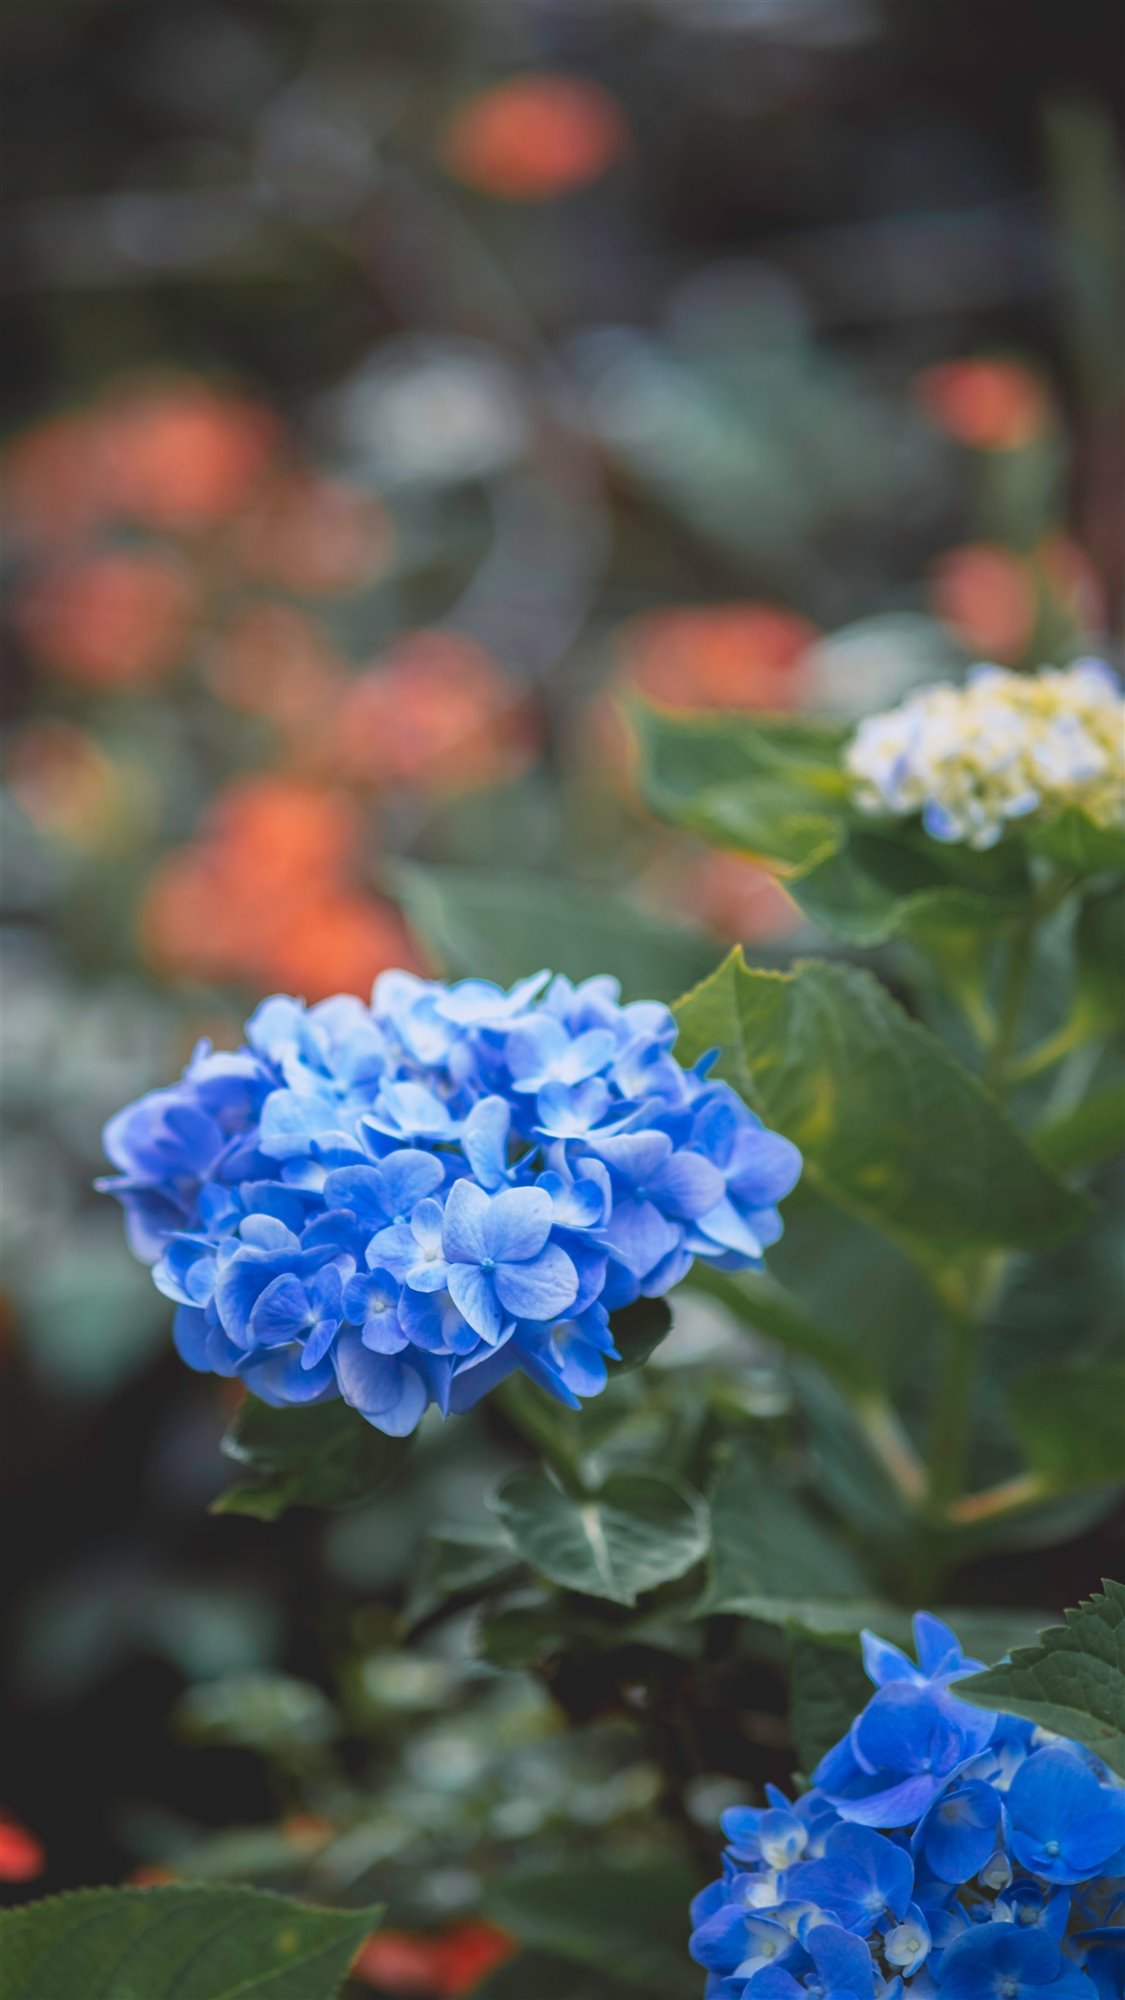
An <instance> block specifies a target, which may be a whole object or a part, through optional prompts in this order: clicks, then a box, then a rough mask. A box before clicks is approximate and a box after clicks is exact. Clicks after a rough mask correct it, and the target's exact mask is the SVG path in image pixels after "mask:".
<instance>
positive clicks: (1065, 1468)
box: [1009, 1362, 1125, 1493]
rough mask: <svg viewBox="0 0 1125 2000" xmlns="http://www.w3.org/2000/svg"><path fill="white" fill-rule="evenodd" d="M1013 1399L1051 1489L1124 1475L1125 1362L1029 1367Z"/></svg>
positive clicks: (1026, 1441)
mask: <svg viewBox="0 0 1125 2000" xmlns="http://www.w3.org/2000/svg"><path fill="white" fill-rule="evenodd" d="M1009 1402H1010V1405H1011V1412H1012V1419H1013V1422H1014V1423H1015V1427H1016V1430H1017V1431H1018V1432H1019V1437H1020V1442H1021V1444H1022V1445H1023V1448H1024V1451H1025V1452H1026V1453H1027V1457H1028V1460H1029V1463H1030V1464H1031V1465H1032V1467H1033V1468H1034V1470H1035V1471H1036V1472H1038V1473H1039V1474H1040V1475H1041V1476H1042V1478H1043V1480H1044V1482H1045V1484H1046V1486H1047V1487H1048V1488H1049V1489H1050V1490H1051V1491H1052V1492H1055V1493H1066V1492H1073V1491H1075V1490H1081V1489H1082V1488H1083V1487H1088V1486H1115V1485H1118V1484H1119V1483H1120V1482H1121V1480H1122V1479H1125V1449H1123V1421H1122V1420H1123V1415H1125V1364H1122V1363H1114V1362H1103V1363H1101V1364H1094V1363H1090V1362H1083V1364H1082V1365H1081V1366H1080V1367H1074V1366H1071V1367H1065V1366H1064V1367H1056V1368H1032V1369H1028V1371H1027V1372H1026V1373H1025V1374H1023V1375H1019V1376H1017V1378H1016V1380H1015V1381H1014V1382H1013V1383H1012V1386H1011V1389H1010V1391H1009Z"/></svg>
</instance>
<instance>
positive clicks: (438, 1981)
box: [351, 1918, 516, 2000]
mask: <svg viewBox="0 0 1125 2000" xmlns="http://www.w3.org/2000/svg"><path fill="white" fill-rule="evenodd" d="M515 1950H516V1946H515V1944H514V1942H513V1940H512V1939H511V1938H510V1937H508V1935H507V1933H506V1932H504V1931H501V1930H497V1928H496V1926H495V1925H494V1924H488V1923H483V1922H481V1921H479V1920H477V1919H474V1918H470V1919H469V1920H468V1921H467V1922H465V1923H461V1924H455V1925H454V1926H453V1927H452V1928H451V1929H450V1930H447V1931H443V1932H441V1933H440V1934H439V1935H437V1936H423V1935H421V1934H419V1933H418V1932H415V1931H377V1932H376V1934H375V1936H374V1937H371V1938H368V1940H367V1943H366V1944H365V1945H364V1946H363V1947H362V1949H361V1951H360V1953H359V1956H358V1957H357V1958H356V1960H355V1961H354V1963H353V1965H352V1969H351V1976H352V1978H353V1979H356V1980H361V1981H363V1982H364V1983H365V1984H367V1985H369V1986H374V1987H375V1988H376V1989H377V1990H378V1991H379V1992H380V1993H385V1994H388V1995H395V1996H399V1995H401V1996H406V1995H411V1994H414V1995H418V1996H423V1995H424V1996H426V2000H460V1996H462V1995H464V1994H469V1993H474V1992H475V1991H476V1989H477V1987H478V1986H479V1985H480V1984H481V1982H482V1980H484V1979H486V1978H487V1977H488V1975H489V1973H490V1972H495V1971H496V1969H497V1967H498V1966H501V1965H503V1964H505V1963H506V1961H507V1960H508V1959H509V1958H511V1957H512V1956H513V1954H514V1952H515Z"/></svg>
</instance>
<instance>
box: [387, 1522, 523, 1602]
mask: <svg viewBox="0 0 1125 2000" xmlns="http://www.w3.org/2000/svg"><path fill="white" fill-rule="evenodd" d="M516 1567H517V1563H516V1559H515V1557H514V1556H513V1553H512V1545H511V1543H510V1542H509V1541H508V1539H507V1537H506V1536H505V1535H504V1534H503V1533H502V1532H501V1531H500V1529H498V1528H494V1527H492V1525H491V1524H490V1523H488V1522H484V1523H482V1524H481V1525H479V1526H478V1525H476V1524H466V1525H465V1526H460V1527H459V1526H457V1525H455V1524H454V1525H450V1526H446V1527H442V1528H435V1529H434V1530H433V1531H432V1532H431V1533H430V1534H428V1535H427V1536H426V1539H425V1541H424V1542H423V1543H422V1547H421V1550H420V1551H419V1555H418V1561H417V1563H416V1565H415V1568H414V1574H413V1576H412V1578H411V1584H410V1595H409V1597H408V1598H407V1600H406V1611H405V1614H404V1615H405V1619H406V1623H407V1625H408V1626H415V1625H420V1624H421V1623H422V1621H423V1619H426V1618H429V1617H431V1616H432V1615H433V1613H434V1612H435V1611H440V1610H441V1609H442V1607H443V1606H444V1605H446V1604H448V1603H449V1602H450V1601H451V1600H452V1599H457V1598H461V1597H467V1596H474V1597H475V1596H479V1595H480V1593H481V1592H482V1591H483V1590H485V1589H486V1588H488V1587H489V1586H490V1585H492V1584H494V1583H500V1582H502V1581H503V1580H504V1578H506V1577H508V1576H510V1575H511V1573H512V1572H513V1570H514V1569H515V1568H516Z"/></svg>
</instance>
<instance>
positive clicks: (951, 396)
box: [914, 361, 1051, 451]
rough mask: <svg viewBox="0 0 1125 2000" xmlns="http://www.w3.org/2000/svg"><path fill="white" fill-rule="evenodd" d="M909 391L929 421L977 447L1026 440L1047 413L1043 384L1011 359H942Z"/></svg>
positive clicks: (1004, 447) (1000, 447)
mask: <svg viewBox="0 0 1125 2000" xmlns="http://www.w3.org/2000/svg"><path fill="white" fill-rule="evenodd" d="M914 392H915V395H916V396H917V398H918V401H919V402H920V403H921V405H922V408H923V409H924V410H925V411H926V413H927V415H928V416H929V417H931V418H932V419H933V421H934V423H935V424H938V425H939V426H940V428H941V429H942V430H945V431H948V432H949V434H950V436H951V437H955V438H956V439H957V440H958V442H959V443H960V444H967V445H971V446H973V447H974V448H975V449H976V450H978V451H1013V450H1015V449H1017V448H1018V447H1019V446H1020V445H1024V444H1028V443H1030V441H1031V439H1032V438H1035V437H1039V436H1040V434H1041V433H1042V432H1043V431H1044V430H1045V429H1046V426H1047V422H1048V419H1049V417H1050V408H1051V406H1050V402H1049V399H1048V396H1047V392H1046V390H1045V388H1044V386H1043V383H1042V382H1041V381H1040V379H1039V377H1038V376H1037V375H1033V374H1032V372H1031V370H1030V369H1029V368H1022V367H1021V366H1020V365H1019V363H1018V362H1014V361H946V362H943V363H942V364H941V365H940V366H939V367H937V368H927V369H924V370H923V372H922V374H921V375H919V376H917V377H916V378H915V382H914Z"/></svg>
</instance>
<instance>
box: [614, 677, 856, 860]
mask: <svg viewBox="0 0 1125 2000" xmlns="http://www.w3.org/2000/svg"><path fill="white" fill-rule="evenodd" d="M630 718H631V720H632V723H633V727H634V729H635V731H636V735H637V741H638V744H639V747H640V753H641V776H640V782H641V794H642V797H643V798H644V801H645V803H646V805H648V806H649V807H650V808H651V810H652V811H653V812H654V813H656V814H657V815H658V817H659V818H661V819H665V820H669V821H671V823H672V824H673V825H674V826H682V827H687V828H688V829H689V830H690V831H691V832H692V833H698V834H701V835H702V837H703V838H704V839H705V840H710V841H713V842H714V843H715V844H716V845H717V846H719V847H727V848H738V849H740V850H741V851H742V852H743V853H747V854H754V855H758V856H761V857H763V858H765V859H767V860H770V861H774V862H777V863H778V864H780V865H781V866H782V867H803V866H807V865H808V864H809V863H811V862H812V861H814V860H817V859H820V858H822V857H824V856H826V855H828V854H831V853H832V852H833V851H834V849H835V848H836V847H837V845H838V844H839V842H840V840H841V839H842V837H843V821H842V819H841V817H840V812H839V810H838V808H839V807H840V806H841V804H842V803H843V801H844V799H845V798H846V793H847V780H846V779H845V777H844V776H843V774H842V772H841V770H840V767H839V750H840V746H841V744H842V743H843V742H844V740H845V739H846V737H847V735H848V734H849V731H848V729H847V727H846V726H843V725H841V726H836V725H834V724H818V723H815V722H808V721H797V720H794V719H792V718H790V717H776V716H756V717H755V718H754V720H753V721H751V720H750V719H749V718H748V717H747V716H745V715H737V714H735V715H726V714H707V715H679V714H676V715H673V714H669V713H668V712H666V711H664V710H662V709H656V708H650V707H648V706H647V705H645V704H643V703H636V704H634V705H632V706H631V708H630Z"/></svg>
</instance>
